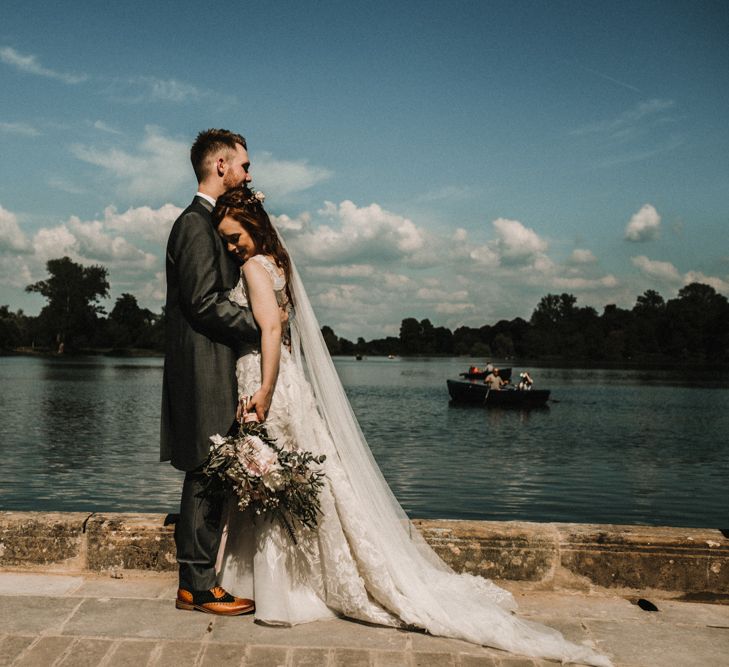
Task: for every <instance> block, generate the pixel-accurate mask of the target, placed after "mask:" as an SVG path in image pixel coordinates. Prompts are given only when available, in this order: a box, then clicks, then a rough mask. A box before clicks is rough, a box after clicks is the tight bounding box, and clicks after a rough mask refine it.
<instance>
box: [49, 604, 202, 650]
mask: <svg viewBox="0 0 729 667" xmlns="http://www.w3.org/2000/svg"><path fill="white" fill-rule="evenodd" d="M210 619H211V616H210V615H208V614H200V613H192V612H183V611H178V610H176V609H175V606H174V604H173V603H172V602H171V601H166V600H139V599H127V598H123V599H117V598H100V599H96V598H85V599H84V600H83V601H82V603H81V605H80V607H79V608H78V609H77V610H76V612H75V613H74V614H73V616H72V617H71V618H70V619H69V620H68V623H66V625H65V627H64V628H63V634H66V635H82V636H87V637H138V638H140V639H177V640H181V641H184V640H190V639H197V640H198V641H202V639H203V638H204V637H205V634H206V632H207V628H208V624H209V623H210Z"/></svg>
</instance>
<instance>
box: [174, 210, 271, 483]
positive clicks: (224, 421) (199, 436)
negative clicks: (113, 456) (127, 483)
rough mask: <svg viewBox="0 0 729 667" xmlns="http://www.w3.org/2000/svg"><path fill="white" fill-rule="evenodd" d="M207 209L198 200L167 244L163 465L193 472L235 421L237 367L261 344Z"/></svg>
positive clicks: (233, 267) (236, 272)
mask: <svg viewBox="0 0 729 667" xmlns="http://www.w3.org/2000/svg"><path fill="white" fill-rule="evenodd" d="M211 212H212V206H211V205H210V202H208V201H206V200H205V199H203V198H201V197H195V199H193V201H192V204H190V206H188V207H187V209H185V211H183V212H182V214H181V215H180V217H179V218H177V220H176V221H175V224H174V225H173V226H172V231H171V232H170V237H169V240H168V241H167V259H166V269H167V303H166V307H165V319H166V325H165V336H166V338H165V344H166V353H165V365H164V378H163V386H162V423H161V429H160V460H161V461H169V460H171V462H172V465H173V466H174V467H175V468H178V469H179V470H194V469H195V468H197V467H199V466H200V465H201V464H202V463H203V462H204V461H205V459H206V458H207V455H208V452H209V450H210V441H209V437H210V436H211V435H213V434H214V433H220V434H221V435H225V433H226V432H227V431H228V429H229V428H230V426H231V424H232V423H233V420H234V418H235V408H236V403H237V393H238V392H237V385H236V378H235V361H236V359H237V357H238V356H239V355H240V354H241V353H243V352H244V351H245V348H246V346H248V347H250V346H251V345H252V344H254V343H255V342H256V341H257V340H258V338H259V333H258V329H257V328H256V325H255V322H254V320H253V315H252V314H251V312H250V310H247V309H244V308H241V307H240V306H238V305H236V304H234V303H232V302H230V301H229V300H228V298H227V290H229V289H231V288H232V287H234V286H235V284H236V283H237V282H238V278H239V275H240V274H239V268H238V266H237V264H236V262H235V261H234V260H233V258H232V257H231V256H230V255H229V254H228V253H227V252H226V251H225V246H224V244H223V241H222V239H221V238H220V237H219V236H218V233H217V231H216V230H215V228H214V227H213V224H212V221H211V217H210V214H211Z"/></svg>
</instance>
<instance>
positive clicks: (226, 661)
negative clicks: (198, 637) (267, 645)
mask: <svg viewBox="0 0 729 667" xmlns="http://www.w3.org/2000/svg"><path fill="white" fill-rule="evenodd" d="M245 654H246V648H245V646H241V645H240V644H211V643H209V642H208V643H206V644H205V651H204V653H203V654H202V659H201V661H200V667H240V666H241V665H242V664H243V659H244V658H245Z"/></svg>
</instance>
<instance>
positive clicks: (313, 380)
mask: <svg viewBox="0 0 729 667" xmlns="http://www.w3.org/2000/svg"><path fill="white" fill-rule="evenodd" d="M213 222H214V224H215V225H216V226H217V230H218V233H219V234H220V235H221V237H222V238H223V239H224V241H225V243H226V246H227V249H228V250H229V252H231V253H233V254H234V255H236V256H237V257H238V259H239V260H240V261H241V262H242V268H241V278H240V281H239V282H238V284H237V285H236V287H235V288H234V289H233V290H232V291H231V293H230V295H229V298H230V300H231V301H234V302H235V303H238V304H240V305H242V306H248V307H250V308H251V310H252V311H253V315H254V317H255V319H256V323H257V324H258V326H259V328H260V331H261V336H260V346H259V347H258V349H251V350H250V351H248V352H247V353H246V354H243V356H241V357H240V358H239V359H238V362H237V367H236V375H237V378H238V391H239V396H245V397H250V400H249V401H248V403H247V405H246V406H245V408H244V409H247V410H255V411H256V412H257V413H258V416H259V418H261V419H265V420H266V426H267V429H268V432H269V434H270V435H271V436H272V437H275V438H276V439H277V441H278V444H279V445H280V446H284V447H286V448H290V449H293V448H301V449H304V450H308V451H311V452H313V453H314V454H317V455H318V454H325V455H326V461H325V463H324V464H323V467H324V471H325V473H326V478H325V485H324V488H323V489H322V491H321V494H320V503H321V515H320V517H319V525H318V528H317V529H316V530H314V531H312V530H302V531H300V532H299V534H297V541H298V544H296V545H295V544H294V543H293V541H292V540H291V539H290V537H289V536H288V535H287V534H286V533H285V531H284V530H283V529H282V527H281V526H280V524H279V523H278V522H272V521H268V520H260V519H259V520H258V521H257V522H254V521H253V520H252V518H251V517H250V516H249V515H248V513H246V512H240V511H238V510H237V508H235V507H234V504H233V503H231V505H233V507H232V508H231V510H230V512H229V515H228V520H227V525H226V534H225V535H224V539H223V543H222V545H221V549H220V553H219V557H218V568H219V573H218V575H219V583H220V585H221V586H223V587H224V588H225V589H227V590H229V591H230V592H231V593H233V594H234V595H236V596H239V597H245V598H255V601H256V618H257V619H258V620H260V621H263V622H266V623H269V624H278V625H293V624H297V623H306V622H309V621H316V620H324V619H331V618H335V617H342V616H344V617H349V618H353V619H358V620H361V621H366V622H370V623H376V624H380V625H386V626H394V627H412V628H419V629H423V630H426V631H427V632H429V633H431V634H433V635H441V636H444V637H453V638H458V639H464V640H466V641H470V642H474V643H476V644H482V645H487V646H492V647H496V648H499V649H503V650H506V651H511V652H514V653H521V654H525V655H529V656H533V657H544V658H552V659H556V660H562V661H565V662H567V661H569V662H581V663H586V664H590V665H599V666H602V665H610V661H609V660H608V659H607V658H606V657H604V656H601V655H598V654H596V653H595V652H594V651H592V650H591V649H590V648H588V647H587V646H580V645H576V644H572V643H570V642H568V641H567V640H566V639H564V637H563V636H562V635H561V634H560V633H559V632H557V631H556V630H553V629H551V628H548V627H546V626H543V625H539V624H537V623H533V622H530V621H526V620H523V619H520V618H518V617H517V616H515V615H514V614H513V613H512V612H513V610H514V609H515V607H516V605H515V603H514V600H513V598H512V596H511V594H510V593H509V592H508V591H505V590H503V589H501V588H499V587H498V586H496V585H495V584H493V583H492V582H491V581H489V580H486V579H483V578H482V577H477V576H473V575H470V574H456V573H454V572H453V571H452V570H451V569H450V568H449V567H448V566H447V565H446V564H445V563H443V561H441V560H440V558H439V557H438V556H437V555H436V554H435V552H434V551H433V550H432V549H431V548H430V547H429V546H428V545H427V543H426V542H425V540H424V539H423V538H422V536H421V535H420V534H419V533H418V531H417V530H416V529H415V528H414V527H413V526H412V524H411V523H410V521H409V520H408V517H407V516H406V514H405V512H404V511H403V510H402V508H401V507H400V505H399V504H398V502H397V500H396V499H395V497H394V495H393V494H392V492H391V491H390V488H389V486H388V485H387V482H386V481H385V479H384V477H383V476H382V473H381V472H380V469H379V468H378V466H377V464H376V462H375V460H374V458H373V456H372V453H371V452H370V449H369V447H368V446H367V442H366V440H365V438H364V435H363V434H362V432H361V430H360V428H359V425H358V423H357V420H356V418H355V415H354V413H353V411H352V408H351V406H350V405H349V401H348V400H347V397H346V394H345V392H344V389H343V388H342V385H341V382H340V380H339V377H338V375H337V372H336V369H335V368H334V364H333V363H332V360H331V357H330V356H329V354H328V352H327V349H326V346H325V344H324V340H323V338H322V336H321V332H320V330H319V325H318V323H317V321H316V317H315V315H314V312H313V310H312V308H311V304H310V303H309V299H308V298H307V295H306V292H305V290H304V287H303V285H302V282H301V279H300V277H299V275H298V273H297V271H296V268H295V267H294V265H293V263H292V261H291V259H290V257H289V254H288V252H287V251H286V249H285V247H284V246H283V243H282V241H281V239H280V237H279V236H278V234H277V232H276V230H275V229H274V227H273V225H272V224H271V221H270V220H269V217H268V215H267V213H266V211H265V210H264V208H263V204H262V197H261V195H260V193H254V192H252V191H251V190H249V189H248V188H247V187H245V186H241V187H238V188H235V189H233V190H231V191H229V192H227V193H226V194H225V195H223V196H221V197H220V198H219V199H218V200H217V202H216V205H215V209H214V211H213ZM279 308H285V309H287V310H288V312H289V319H288V323H287V324H286V325H282V324H281V318H280V315H279Z"/></svg>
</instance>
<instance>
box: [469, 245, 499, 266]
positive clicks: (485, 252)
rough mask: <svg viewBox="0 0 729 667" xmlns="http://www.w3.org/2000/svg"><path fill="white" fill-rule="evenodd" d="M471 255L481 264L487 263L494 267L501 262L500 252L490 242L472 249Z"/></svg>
mask: <svg viewBox="0 0 729 667" xmlns="http://www.w3.org/2000/svg"><path fill="white" fill-rule="evenodd" d="M469 256H470V258H471V259H472V260H473V261H475V262H478V263H479V264H487V265H489V266H491V267H492V268H493V267H496V266H498V265H499V264H500V263H501V260H500V259H499V255H498V253H497V252H496V251H495V250H493V249H492V248H491V246H490V245H489V244H488V243H487V244H484V245H480V246H476V247H475V248H473V249H471V251H470V253H469Z"/></svg>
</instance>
